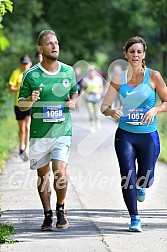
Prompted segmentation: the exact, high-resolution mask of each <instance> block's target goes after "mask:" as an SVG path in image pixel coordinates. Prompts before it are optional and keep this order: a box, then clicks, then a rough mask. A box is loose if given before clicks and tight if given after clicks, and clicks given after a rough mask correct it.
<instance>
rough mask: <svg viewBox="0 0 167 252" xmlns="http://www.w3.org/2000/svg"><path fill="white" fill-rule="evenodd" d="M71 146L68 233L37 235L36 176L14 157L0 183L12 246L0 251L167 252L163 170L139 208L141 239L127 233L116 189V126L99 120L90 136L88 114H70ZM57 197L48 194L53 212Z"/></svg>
mask: <svg viewBox="0 0 167 252" xmlns="http://www.w3.org/2000/svg"><path fill="white" fill-rule="evenodd" d="M72 117H73V143H72V148H71V153H70V162H69V166H68V177H69V187H68V193H67V198H66V210H67V214H68V219H69V223H70V227H69V228H68V229H67V230H62V231H59V230H57V229H56V227H55V229H54V231H52V232H41V231H40V225H41V224H42V221H43V210H42V206H41V202H40V200H39V197H38V194H37V190H36V172H35V171H30V169H29V162H23V161H22V160H21V159H20V158H19V157H18V156H17V153H13V154H12V155H11V157H10V159H9V160H8V162H7V165H6V168H5V169H4V173H3V175H2V176H1V178H0V182H1V183H0V190H1V194H2V202H1V208H2V211H3V215H2V217H1V222H2V223H7V224H8V225H12V226H14V228H15V229H16V235H14V237H13V238H14V239H16V240H17V241H18V242H16V243H14V244H3V245H1V249H0V251H2V252H6V251H16V252H22V251H24V252H29V251H36V252H53V251H56V252H85V251H87V252H93V251H96V252H109V251H111V252H119V251H120V252H122V251H123V252H128V251H135V252H145V251H147V252H154V251H159V252H167V196H166V192H167V183H166V181H167V166H165V165H164V164H162V163H157V166H156V172H155V176H156V178H155V183H154V185H153V186H152V188H150V189H148V190H147V198H146V200H145V201H144V202H143V203H139V204H138V206H139V213H140V217H141V220H142V229H143V232H142V233H131V232H129V231H128V227H129V222H130V218H129V215H128V212H127V210H126V207H125V204H124V201H123V198H122V194H121V186H120V176H119V167H118V162H117V158H116V155H115V152H114V145H113V143H114V141H113V138H114V133H115V130H116V127H117V124H116V123H115V122H114V121H113V120H112V119H109V118H105V117H103V116H100V118H101V126H102V127H101V129H98V130H97V131H96V132H95V133H91V132H90V130H89V123H88V115H87V111H86V110H85V109H83V108H81V109H80V110H78V111H76V112H74V113H73V114H72ZM55 202H56V197H55V193H54V191H53V190H52V208H53V209H55Z"/></svg>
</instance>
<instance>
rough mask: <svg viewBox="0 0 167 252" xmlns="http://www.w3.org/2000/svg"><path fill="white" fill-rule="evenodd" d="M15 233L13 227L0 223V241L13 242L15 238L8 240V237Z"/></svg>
mask: <svg viewBox="0 0 167 252" xmlns="http://www.w3.org/2000/svg"><path fill="white" fill-rule="evenodd" d="M13 234H15V229H14V228H13V227H12V226H9V225H6V224H0V243H13V242H15V240H10V239H9V237H10V236H12V235H13Z"/></svg>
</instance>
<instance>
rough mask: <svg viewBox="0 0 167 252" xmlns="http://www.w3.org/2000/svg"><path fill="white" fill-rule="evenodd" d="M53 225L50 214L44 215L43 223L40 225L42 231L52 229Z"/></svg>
mask: <svg viewBox="0 0 167 252" xmlns="http://www.w3.org/2000/svg"><path fill="white" fill-rule="evenodd" d="M52 226H53V216H50V214H48V215H46V216H45V219H44V221H43V224H42V226H41V230H42V231H50V230H52Z"/></svg>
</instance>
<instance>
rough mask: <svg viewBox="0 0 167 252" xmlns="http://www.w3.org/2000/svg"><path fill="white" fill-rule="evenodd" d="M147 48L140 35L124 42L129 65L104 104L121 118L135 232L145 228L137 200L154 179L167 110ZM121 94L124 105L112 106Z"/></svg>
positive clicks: (165, 92)
mask: <svg viewBox="0 0 167 252" xmlns="http://www.w3.org/2000/svg"><path fill="white" fill-rule="evenodd" d="M146 48H147V47H146V43H145V41H144V39H143V38H141V37H138V36H136V37H133V38H130V39H129V40H128V41H127V42H126V43H125V46H124V54H125V58H126V59H127V62H128V68H127V70H126V71H123V72H122V73H121V74H120V75H116V76H115V77H113V79H112V81H111V83H110V85H109V88H108V91H107V93H106V95H105V97H104V100H103V103H102V105H101V112H102V113H103V114H104V115H105V116H111V117H112V118H114V119H116V120H119V125H118V129H117V131H116V134H115V150H116V154H117V158H118V162H119V166H120V173H121V178H122V182H121V185H122V193H123V198H124V201H125V204H126V206H127V209H128V211H129V214H130V216H131V224H130V227H129V231H132V232H141V231H142V229H141V220H140V218H139V215H138V209H137V200H138V201H140V202H142V201H144V199H145V196H146V189H145V188H148V187H150V186H151V185H152V183H153V181H154V168H155V163H156V160H157V158H158V155H159V152H160V143H159V136H158V132H157V119H156V115H157V114H158V113H162V112H166V111H167V87H166V85H165V82H164V80H163V78H162V76H161V74H160V73H159V72H158V71H155V70H152V69H150V68H147V67H146V66H145V55H146ZM118 93H119V95H120V100H121V103H122V106H121V108H114V109H113V108H112V103H113V101H114V98H115V97H116V95H117V94H118ZM156 93H157V94H158V96H159V98H160V99H161V104H160V105H156ZM136 160H137V164H138V167H137V169H136ZM125 178H126V183H125Z"/></svg>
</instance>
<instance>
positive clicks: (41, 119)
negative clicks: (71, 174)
mask: <svg viewBox="0 0 167 252" xmlns="http://www.w3.org/2000/svg"><path fill="white" fill-rule="evenodd" d="M38 50H39V52H40V53H41V54H42V58H43V60H42V62H41V63H38V64H36V65H34V66H33V67H31V68H30V69H29V70H28V71H27V72H26V73H25V74H24V76H23V80H22V84H21V88H20V93H19V108H20V110H22V111H25V110H28V109H30V108H31V107H32V110H31V126H30V167H31V169H33V170H34V169H37V174H38V192H39V196H40V199H41V202H42V205H43V209H44V215H45V218H44V222H43V224H42V226H41V230H52V224H53V213H52V210H51V205H50V196H51V192H50V181H49V180H50V179H49V178H50V166H49V165H50V161H52V170H53V173H54V189H55V192H56V195H57V204H56V215H57V222H56V227H57V228H67V227H68V220H67V216H66V212H65V210H64V200H65V197H66V191H67V176H66V170H67V163H68V158H69V150H70V145H71V136H72V125H71V115H70V110H73V109H75V102H76V99H77V96H78V94H77V85H76V80H75V74H74V70H73V68H72V67H71V66H69V65H66V64H64V63H62V62H60V61H58V60H57V59H58V55H59V44H58V40H57V37H56V35H55V33H54V32H53V31H51V30H44V31H42V32H41V33H40V34H39V37H38Z"/></svg>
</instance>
